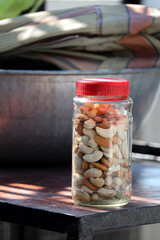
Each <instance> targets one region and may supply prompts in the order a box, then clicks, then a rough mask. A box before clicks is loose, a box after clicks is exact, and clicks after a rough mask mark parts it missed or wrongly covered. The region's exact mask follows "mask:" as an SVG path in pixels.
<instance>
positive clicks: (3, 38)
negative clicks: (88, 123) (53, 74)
mask: <svg viewBox="0 0 160 240" xmlns="http://www.w3.org/2000/svg"><path fill="white" fill-rule="evenodd" d="M159 26H160V10H158V9H154V8H149V7H146V6H143V5H114V6H110V5H109V6H106V5H105V6H89V7H81V8H74V9H70V10H63V11H51V12H46V11H44V12H38V13H31V14H26V15H23V16H19V17H16V18H13V19H5V20H1V21H0V54H1V55H0V62H1V61H3V59H5V58H8V57H23V58H29V59H31V58H32V59H39V60H42V61H45V62H49V63H50V64H53V65H56V66H58V68H60V69H64V70H100V69H124V68H148V67H156V66H160V58H159V53H160V27H159Z"/></svg>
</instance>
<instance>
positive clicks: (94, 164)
mask: <svg viewBox="0 0 160 240" xmlns="http://www.w3.org/2000/svg"><path fill="white" fill-rule="evenodd" d="M92 164H93V166H95V167H97V168H99V169H100V170H102V171H107V167H106V166H104V165H103V164H101V163H92Z"/></svg>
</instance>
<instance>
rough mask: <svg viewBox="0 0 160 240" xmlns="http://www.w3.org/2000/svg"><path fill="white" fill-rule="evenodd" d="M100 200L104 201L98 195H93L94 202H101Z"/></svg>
mask: <svg viewBox="0 0 160 240" xmlns="http://www.w3.org/2000/svg"><path fill="white" fill-rule="evenodd" d="M100 200H102V198H101V197H100V196H99V195H98V193H93V195H92V201H93V202H97V201H100Z"/></svg>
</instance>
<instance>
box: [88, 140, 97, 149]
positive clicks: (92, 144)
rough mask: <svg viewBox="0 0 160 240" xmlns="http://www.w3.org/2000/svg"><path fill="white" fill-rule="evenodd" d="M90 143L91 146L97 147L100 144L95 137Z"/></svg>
mask: <svg viewBox="0 0 160 240" xmlns="http://www.w3.org/2000/svg"><path fill="white" fill-rule="evenodd" d="M88 145H89V146H90V147H97V146H98V144H97V143H96V142H95V141H94V139H91V140H89V142H88Z"/></svg>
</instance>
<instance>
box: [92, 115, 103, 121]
mask: <svg viewBox="0 0 160 240" xmlns="http://www.w3.org/2000/svg"><path fill="white" fill-rule="evenodd" d="M93 119H94V121H95V122H98V123H101V122H102V121H103V118H101V117H99V116H96V117H94V118H93Z"/></svg>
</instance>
